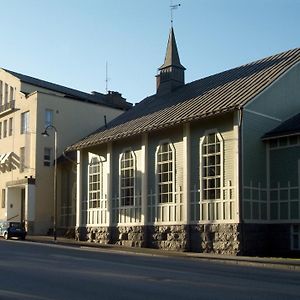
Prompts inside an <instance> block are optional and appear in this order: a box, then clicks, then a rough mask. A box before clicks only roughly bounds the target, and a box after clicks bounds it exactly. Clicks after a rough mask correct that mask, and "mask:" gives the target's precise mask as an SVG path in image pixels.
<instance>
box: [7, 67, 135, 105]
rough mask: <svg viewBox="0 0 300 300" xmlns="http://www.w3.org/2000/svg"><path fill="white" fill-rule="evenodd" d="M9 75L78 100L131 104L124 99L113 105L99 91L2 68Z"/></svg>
mask: <svg viewBox="0 0 300 300" xmlns="http://www.w3.org/2000/svg"><path fill="white" fill-rule="evenodd" d="M3 70H5V71H6V72H8V73H10V74H11V75H13V76H15V77H17V78H19V79H20V80H21V81H22V82H24V83H28V84H31V85H34V86H38V87H41V88H44V89H47V90H51V91H55V92H59V93H62V94H64V95H65V97H69V98H73V99H76V100H80V101H85V102H91V103H95V104H102V105H105V106H109V107H117V108H122V109H128V108H130V107H131V104H130V103H128V102H126V101H125V99H124V101H123V103H122V104H119V103H118V105H115V104H114V103H113V102H110V101H108V98H107V95H104V94H101V93H94V94H89V93H85V92H82V91H79V90H75V89H72V88H68V87H65V86H62V85H59V84H55V83H52V82H48V81H45V80H41V79H38V78H34V77H30V76H27V75H24V74H20V73H17V72H14V71H10V70H7V69H3Z"/></svg>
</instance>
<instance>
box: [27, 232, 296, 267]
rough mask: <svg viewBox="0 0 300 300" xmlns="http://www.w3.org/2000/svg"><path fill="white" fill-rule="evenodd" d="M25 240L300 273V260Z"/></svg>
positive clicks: (40, 238)
mask: <svg viewBox="0 0 300 300" xmlns="http://www.w3.org/2000/svg"><path fill="white" fill-rule="evenodd" d="M26 240H27V241H31V242H38V243H48V244H58V245H68V246H73V247H81V248H83V247H89V248H99V249H103V250H106V251H114V252H127V253H136V254H143V255H156V256H168V257H180V258H193V259H202V260H209V261H213V262H221V263H229V264H238V265H247V266H254V267H264V268H279V269H287V270H294V271H300V259H293V258H269V257H249V256H229V255H218V254H207V253H195V252H176V251H167V250H160V249H151V248H133V247H124V246H118V245H104V244H98V243H91V242H83V241H75V240H74V239H67V238H62V237H58V238H57V240H56V241H54V240H53V237H52V236H27V237H26Z"/></svg>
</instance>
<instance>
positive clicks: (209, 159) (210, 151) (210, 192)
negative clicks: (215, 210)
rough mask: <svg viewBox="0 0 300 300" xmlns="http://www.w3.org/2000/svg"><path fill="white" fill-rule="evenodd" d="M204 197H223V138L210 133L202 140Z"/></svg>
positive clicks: (208, 198) (209, 198)
mask: <svg viewBox="0 0 300 300" xmlns="http://www.w3.org/2000/svg"><path fill="white" fill-rule="evenodd" d="M201 147H202V179H201V180H202V199H203V200H215V199H220V198H221V182H222V171H221V168H222V139H221V136H220V135H219V134H217V133H210V134H208V135H206V136H205V137H204V139H203V140H202V145H201Z"/></svg>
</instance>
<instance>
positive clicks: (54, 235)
mask: <svg viewBox="0 0 300 300" xmlns="http://www.w3.org/2000/svg"><path fill="white" fill-rule="evenodd" d="M48 129H53V130H54V174H53V210H54V212H53V239H54V241H56V236H57V235H56V221H57V220H56V219H57V129H56V127H55V126H53V125H51V124H50V125H48V126H47V127H46V128H45V130H44V132H42V135H43V136H49V133H48Z"/></svg>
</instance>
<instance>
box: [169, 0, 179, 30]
mask: <svg viewBox="0 0 300 300" xmlns="http://www.w3.org/2000/svg"><path fill="white" fill-rule="evenodd" d="M179 6H180V4H173V1H172V0H170V11H171V27H173V20H174V18H173V10H175V9H177V8H178V7H179Z"/></svg>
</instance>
